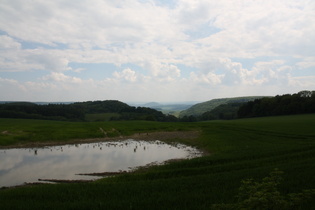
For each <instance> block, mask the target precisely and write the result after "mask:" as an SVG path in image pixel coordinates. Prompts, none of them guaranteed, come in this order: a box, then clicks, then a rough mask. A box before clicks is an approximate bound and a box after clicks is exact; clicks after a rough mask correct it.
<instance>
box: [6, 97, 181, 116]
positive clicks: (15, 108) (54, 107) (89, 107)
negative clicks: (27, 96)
mask: <svg viewBox="0 0 315 210" xmlns="http://www.w3.org/2000/svg"><path fill="white" fill-rule="evenodd" d="M0 118H26V119H45V120H71V121H98V120H149V121H176V120H177V119H176V118H175V117H174V116H167V115H165V114H163V113H162V112H161V111H157V110H155V109H152V108H148V107H133V106H129V105H128V104H126V103H123V102H120V101H117V100H106V101H86V102H76V103H71V104H44V105H38V104H35V103H30V102H13V103H3V104H0Z"/></svg>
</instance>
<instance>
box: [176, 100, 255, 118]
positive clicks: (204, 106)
mask: <svg viewBox="0 0 315 210" xmlns="http://www.w3.org/2000/svg"><path fill="white" fill-rule="evenodd" d="M257 98H261V97H260V96H248V97H236V98H219V99H212V100H210V101H206V102H202V103H198V104H195V105H193V106H192V107H190V108H189V109H186V110H184V111H181V112H180V114H179V117H184V116H190V115H193V116H198V115H202V114H203V113H205V112H208V111H211V110H213V109H214V108H216V107H218V106H219V105H221V104H226V103H237V102H247V101H251V100H255V99H257Z"/></svg>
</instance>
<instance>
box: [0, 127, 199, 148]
mask: <svg viewBox="0 0 315 210" xmlns="http://www.w3.org/2000/svg"><path fill="white" fill-rule="evenodd" d="M199 134H200V132H199V131H158V132H149V133H136V134H133V135H131V136H118V137H103V138H90V139H73V140H66V141H45V142H27V143H20V144H15V145H10V146H0V149H7V148H34V147H45V146H56V145H66V144H83V143H95V142H104V141H119V140H126V139H134V140H145V141H154V140H160V141H166V140H173V139H196V138H197V137H198V136H199Z"/></svg>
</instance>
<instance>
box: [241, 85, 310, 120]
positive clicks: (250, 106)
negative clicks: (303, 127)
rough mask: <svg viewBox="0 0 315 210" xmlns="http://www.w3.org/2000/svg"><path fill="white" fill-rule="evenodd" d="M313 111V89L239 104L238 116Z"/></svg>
mask: <svg viewBox="0 0 315 210" xmlns="http://www.w3.org/2000/svg"><path fill="white" fill-rule="evenodd" d="M308 113H315V91H306V90H305V91H300V92H298V93H295V94H292V95H291V94H285V95H281V96H280V95H277V96H275V97H270V98H262V99H256V100H254V101H250V102H248V103H245V104H243V105H242V106H240V108H239V110H238V112H237V114H238V117H239V118H247V117H264V116H277V115H294V114H308Z"/></svg>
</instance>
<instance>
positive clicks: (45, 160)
mask: <svg viewBox="0 0 315 210" xmlns="http://www.w3.org/2000/svg"><path fill="white" fill-rule="evenodd" d="M196 156H201V152H199V151H198V150H196V149H194V148H192V147H189V146H185V145H182V144H174V145H169V144H165V143H163V142H161V141H150V142H148V141H135V140H125V141H119V142H117V141H115V142H100V143H90V144H75V145H63V146H52V147H43V148H31V149H30V148H19V149H6V150H0V187H9V186H16V185H22V184H24V183H34V182H38V181H39V180H45V179H46V180H47V179H54V180H93V179H97V178H98V177H95V176H86V175H78V174H90V173H103V172H119V171H130V170H132V169H133V168H135V167H139V166H145V165H147V164H151V163H155V164H159V163H162V162H164V161H167V160H170V159H182V158H192V157H196Z"/></svg>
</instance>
